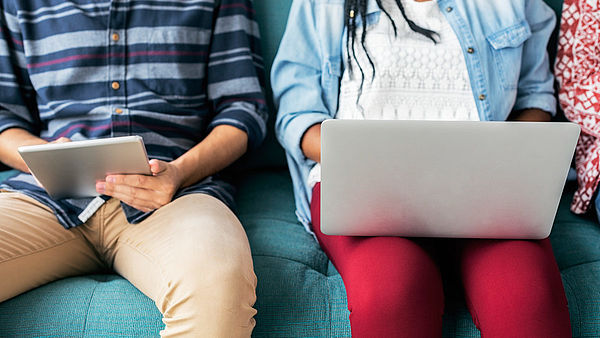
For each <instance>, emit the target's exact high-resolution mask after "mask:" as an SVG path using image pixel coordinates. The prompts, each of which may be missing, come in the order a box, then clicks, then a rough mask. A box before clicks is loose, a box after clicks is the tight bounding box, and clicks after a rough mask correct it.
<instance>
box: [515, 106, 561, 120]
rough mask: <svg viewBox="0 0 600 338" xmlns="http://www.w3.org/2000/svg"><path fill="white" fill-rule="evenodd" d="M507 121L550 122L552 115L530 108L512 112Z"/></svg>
mask: <svg viewBox="0 0 600 338" xmlns="http://www.w3.org/2000/svg"><path fill="white" fill-rule="evenodd" d="M508 120H509V121H523V122H550V120H552V115H550V113H548V112H546V111H543V110H541V109H537V108H530V109H523V110H520V111H515V112H513V113H512V114H511V115H510V116H509V117H508Z"/></svg>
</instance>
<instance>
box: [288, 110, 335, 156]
mask: <svg viewBox="0 0 600 338" xmlns="http://www.w3.org/2000/svg"><path fill="white" fill-rule="evenodd" d="M328 119H331V117H330V116H329V115H327V114H325V113H318V112H302V113H297V116H296V117H294V118H293V119H291V120H289V122H288V124H287V126H286V127H285V132H284V134H283V135H280V142H281V143H282V144H283V145H284V146H285V148H286V149H287V150H288V152H289V153H290V155H292V157H294V158H295V159H296V161H298V163H303V162H304V161H306V160H307V157H306V156H305V155H304V152H302V147H301V145H300V142H302V137H304V134H305V133H306V131H307V130H308V129H309V128H310V127H312V126H313V125H315V124H319V123H321V122H323V121H325V120H328Z"/></svg>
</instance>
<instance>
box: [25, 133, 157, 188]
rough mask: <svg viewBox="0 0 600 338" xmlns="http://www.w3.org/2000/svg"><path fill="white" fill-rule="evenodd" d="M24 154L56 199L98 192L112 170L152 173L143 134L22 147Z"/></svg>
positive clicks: (29, 164) (37, 175)
mask: <svg viewBox="0 0 600 338" xmlns="http://www.w3.org/2000/svg"><path fill="white" fill-rule="evenodd" d="M19 153H20V154H21V157H22V158H23V160H24V161H25V163H26V164H27V166H28V167H29V169H30V170H31V172H32V174H33V175H34V176H35V177H36V179H37V180H38V181H39V182H40V183H41V184H42V186H43V187H44V189H46V191H47V192H48V194H49V195H50V196H51V197H52V198H55V199H60V198H76V197H93V196H97V195H98V193H97V192H96V182H97V181H103V180H104V179H105V177H106V176H107V175H110V174H142V175H152V172H151V171H150V166H149V164H148V156H147V155H146V149H145V147H144V142H143V140H142V138H141V137H140V136H124V137H115V138H106V139H96V140H85V141H73V142H66V143H49V144H41V145H33V146H23V147H19Z"/></svg>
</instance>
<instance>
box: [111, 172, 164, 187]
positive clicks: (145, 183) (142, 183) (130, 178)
mask: <svg viewBox="0 0 600 338" xmlns="http://www.w3.org/2000/svg"><path fill="white" fill-rule="evenodd" d="M106 182H107V183H110V184H114V185H127V186H130V187H136V188H143V189H150V190H154V189H156V188H157V185H156V183H155V182H154V180H152V177H151V176H145V175H108V176H106Z"/></svg>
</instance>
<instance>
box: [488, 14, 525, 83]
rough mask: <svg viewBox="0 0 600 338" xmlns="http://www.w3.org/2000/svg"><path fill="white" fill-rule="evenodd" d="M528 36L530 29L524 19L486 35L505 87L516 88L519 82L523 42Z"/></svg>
mask: <svg viewBox="0 0 600 338" xmlns="http://www.w3.org/2000/svg"><path fill="white" fill-rule="evenodd" d="M529 37H531V29H530V27H529V24H527V22H525V21H522V22H520V23H518V24H515V25H513V26H510V27H508V28H505V29H501V30H499V31H496V32H494V33H492V34H489V35H488V36H487V37H486V39H487V41H488V43H489V44H490V46H491V49H492V57H493V60H494V65H495V68H496V71H497V72H498V77H499V78H500V81H501V82H502V86H503V87H504V88H505V89H516V88H517V86H518V84H519V77H520V73H521V61H522V57H523V44H524V43H525V41H527V39H529Z"/></svg>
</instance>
